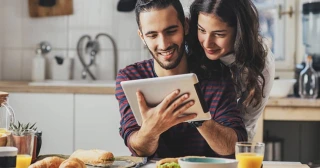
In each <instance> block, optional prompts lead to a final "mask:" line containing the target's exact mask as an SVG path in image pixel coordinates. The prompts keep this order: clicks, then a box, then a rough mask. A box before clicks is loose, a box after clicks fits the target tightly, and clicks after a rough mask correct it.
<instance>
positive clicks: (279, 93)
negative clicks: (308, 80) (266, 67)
mask: <svg viewBox="0 0 320 168" xmlns="http://www.w3.org/2000/svg"><path fill="white" fill-rule="evenodd" d="M296 81H297V80H296V79H276V80H274V81H273V86H272V88H271V92H270V97H274V98H283V97H287V96H288V95H289V93H290V91H291V90H292V88H293V85H294V84H295V83H296Z"/></svg>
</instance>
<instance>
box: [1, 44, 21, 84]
mask: <svg viewBox="0 0 320 168" xmlns="http://www.w3.org/2000/svg"><path fill="white" fill-rule="evenodd" d="M21 55H22V50H14V49H3V55H2V67H3V69H2V77H3V79H5V80H13V81H17V80H21V67H22V58H21Z"/></svg>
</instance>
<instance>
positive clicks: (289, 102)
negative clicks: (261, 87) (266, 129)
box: [253, 97, 320, 142]
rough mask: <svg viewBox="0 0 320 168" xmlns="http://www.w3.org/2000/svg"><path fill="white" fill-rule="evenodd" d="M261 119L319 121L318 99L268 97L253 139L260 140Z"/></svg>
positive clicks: (319, 106)
mask: <svg viewBox="0 0 320 168" xmlns="http://www.w3.org/2000/svg"><path fill="white" fill-rule="evenodd" d="M263 121H320V99H302V98H294V97H290V98H270V99H269V101H268V104H267V106H266V107H265V109H264V112H263V113H262V115H261V116H260V118H259V120H258V122H257V124H258V125H257V132H256V135H255V137H254V139H253V141H256V142H262V140H263V124H264V122H263Z"/></svg>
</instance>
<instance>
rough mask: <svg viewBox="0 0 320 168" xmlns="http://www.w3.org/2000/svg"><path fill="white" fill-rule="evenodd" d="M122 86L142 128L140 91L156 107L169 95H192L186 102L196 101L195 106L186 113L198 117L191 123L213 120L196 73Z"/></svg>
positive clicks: (130, 82)
mask: <svg viewBox="0 0 320 168" xmlns="http://www.w3.org/2000/svg"><path fill="white" fill-rule="evenodd" d="M120 84H121V86H122V89H123V91H124V93H125V95H126V97H127V100H128V102H129V105H130V107H131V109H132V111H133V115H134V117H135V118H136V121H137V123H138V124H139V125H140V126H141V122H142V119H141V114H140V109H139V104H138V101H137V96H136V92H137V91H138V90H139V91H141V92H142V93H143V95H144V96H145V99H146V101H147V104H149V105H152V106H156V105H158V104H159V103H160V102H161V101H162V100H163V99H164V98H165V97H166V96H167V95H169V94H170V93H172V92H173V91H175V90H177V89H180V95H182V94H184V93H189V94H190V97H189V99H187V100H186V101H190V100H194V102H195V104H194V105H193V106H191V107H190V108H189V109H188V110H186V112H185V113H186V114H187V113H197V117H196V118H194V119H192V120H189V121H199V120H209V119H211V114H210V112H209V110H208V107H207V104H206V102H205V100H204V97H203V94H202V93H201V88H200V84H199V81H198V78H197V76H196V74H194V73H189V74H182V75H173V76H165V77H157V78H147V79H138V80H129V81H122V82H121V83H120Z"/></svg>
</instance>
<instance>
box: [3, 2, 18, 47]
mask: <svg viewBox="0 0 320 168" xmlns="http://www.w3.org/2000/svg"><path fill="white" fill-rule="evenodd" d="M2 3H3V4H2V5H3V8H2V12H3V22H2V23H3V24H1V27H3V29H4V34H3V41H4V42H3V45H4V47H6V48H21V47H22V18H23V15H22V8H23V5H22V4H23V3H21V0H2Z"/></svg>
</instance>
